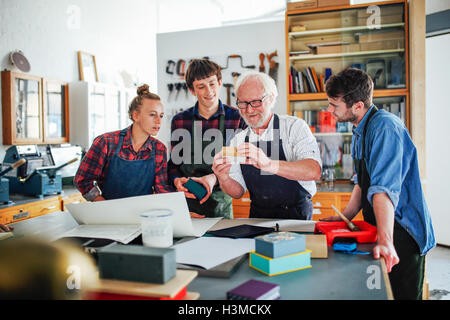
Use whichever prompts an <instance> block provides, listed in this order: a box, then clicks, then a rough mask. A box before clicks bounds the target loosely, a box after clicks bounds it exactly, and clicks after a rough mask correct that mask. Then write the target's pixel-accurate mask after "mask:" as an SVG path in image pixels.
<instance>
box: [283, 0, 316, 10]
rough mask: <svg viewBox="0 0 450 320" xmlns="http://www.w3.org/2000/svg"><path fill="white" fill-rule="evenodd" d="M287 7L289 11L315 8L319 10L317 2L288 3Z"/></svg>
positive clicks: (309, 0) (313, 0) (306, 0)
mask: <svg viewBox="0 0 450 320" xmlns="http://www.w3.org/2000/svg"><path fill="white" fill-rule="evenodd" d="M286 7H287V11H293V10H302V9H313V8H317V0H305V1H297V2H288V3H287V4H286Z"/></svg>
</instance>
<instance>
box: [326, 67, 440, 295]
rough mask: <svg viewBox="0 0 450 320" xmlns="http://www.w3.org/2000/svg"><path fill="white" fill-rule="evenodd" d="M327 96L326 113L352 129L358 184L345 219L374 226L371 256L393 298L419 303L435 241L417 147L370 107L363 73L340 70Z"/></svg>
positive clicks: (390, 118) (398, 125) (395, 122)
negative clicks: (382, 268)
mask: <svg viewBox="0 0 450 320" xmlns="http://www.w3.org/2000/svg"><path fill="white" fill-rule="evenodd" d="M326 92H327V96H328V102H329V107H328V111H329V112H331V113H332V114H333V116H334V117H335V118H336V120H337V121H339V122H351V123H352V124H353V125H354V128H353V138H352V156H353V160H354V162H355V170H356V174H357V184H356V185H355V187H354V189H353V192H352V196H351V199H350V201H349V203H348V204H347V206H346V208H345V209H344V210H343V214H344V215H345V216H346V217H347V218H349V219H352V218H353V217H354V216H355V215H356V214H357V213H358V212H359V211H360V210H361V209H363V215H364V220H365V221H367V222H369V223H371V224H373V225H376V226H377V230H378V231H377V244H376V246H375V247H374V249H373V254H374V258H375V259H379V258H380V257H383V258H384V259H385V261H386V267H387V271H388V272H389V280H390V282H391V286H392V291H393V294H394V298H395V299H421V298H422V286H423V279H424V270H425V254H426V253H427V252H428V251H429V250H430V249H432V248H433V247H434V246H435V244H436V241H435V238H434V231H433V226H432V224H431V217H430V212H429V210H428V207H427V204H426V201H425V196H424V193H423V190H422V186H421V181H420V176H419V167H418V160H417V150H416V147H415V146H414V144H413V142H412V140H411V137H410V135H409V132H408V130H407V128H406V127H405V125H404V124H403V122H402V121H401V120H400V118H398V117H397V116H396V115H394V114H392V113H389V112H387V111H385V110H378V109H377V108H376V107H375V105H373V102H372V96H373V81H372V79H370V77H369V75H368V74H367V73H366V72H364V71H362V70H359V69H352V68H350V69H346V70H344V71H341V72H340V73H338V74H337V75H334V76H332V77H331V78H330V79H329V80H328V81H327V84H326ZM336 218H338V217H336ZM336 218H334V217H333V218H329V219H327V220H335V219H336Z"/></svg>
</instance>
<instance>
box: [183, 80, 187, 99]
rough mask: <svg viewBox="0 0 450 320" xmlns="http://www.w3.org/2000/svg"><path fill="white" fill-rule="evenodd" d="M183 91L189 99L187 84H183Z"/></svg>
mask: <svg viewBox="0 0 450 320" xmlns="http://www.w3.org/2000/svg"><path fill="white" fill-rule="evenodd" d="M183 90H184V93H185V95H186V98H187V97H188V87H187V84H186V82H183Z"/></svg>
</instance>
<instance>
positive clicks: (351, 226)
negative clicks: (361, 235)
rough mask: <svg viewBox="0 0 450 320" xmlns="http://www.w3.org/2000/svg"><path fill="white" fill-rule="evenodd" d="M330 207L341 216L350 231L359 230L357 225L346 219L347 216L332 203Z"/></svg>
mask: <svg viewBox="0 0 450 320" xmlns="http://www.w3.org/2000/svg"><path fill="white" fill-rule="evenodd" d="M331 208H333V210H334V211H336V213H337V214H338V215H339V217H341V219H342V220H344V221H345V223H346V224H347V226H348V228H349V229H350V230H351V231H361V230H360V229H359V228H358V227H357V226H355V225H354V224H353V222H351V221H350V220H348V219H347V217H346V216H344V215H343V214H342V213H341V212H340V211H339V210H338V209H337V208H336V207H335V206H334V205H331Z"/></svg>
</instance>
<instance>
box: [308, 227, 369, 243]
mask: <svg viewBox="0 0 450 320" xmlns="http://www.w3.org/2000/svg"><path fill="white" fill-rule="evenodd" d="M352 222H353V223H354V224H355V225H356V226H357V227H358V228H359V229H360V230H361V231H350V229H349V228H348V227H347V224H346V223H345V222H344V221H333V222H317V223H316V227H315V229H314V233H323V234H324V235H326V236H327V245H328V246H331V245H333V240H334V238H336V237H347V238H355V239H356V242H358V243H371V242H375V241H377V227H374V226H372V225H371V224H369V223H367V222H365V221H352Z"/></svg>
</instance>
